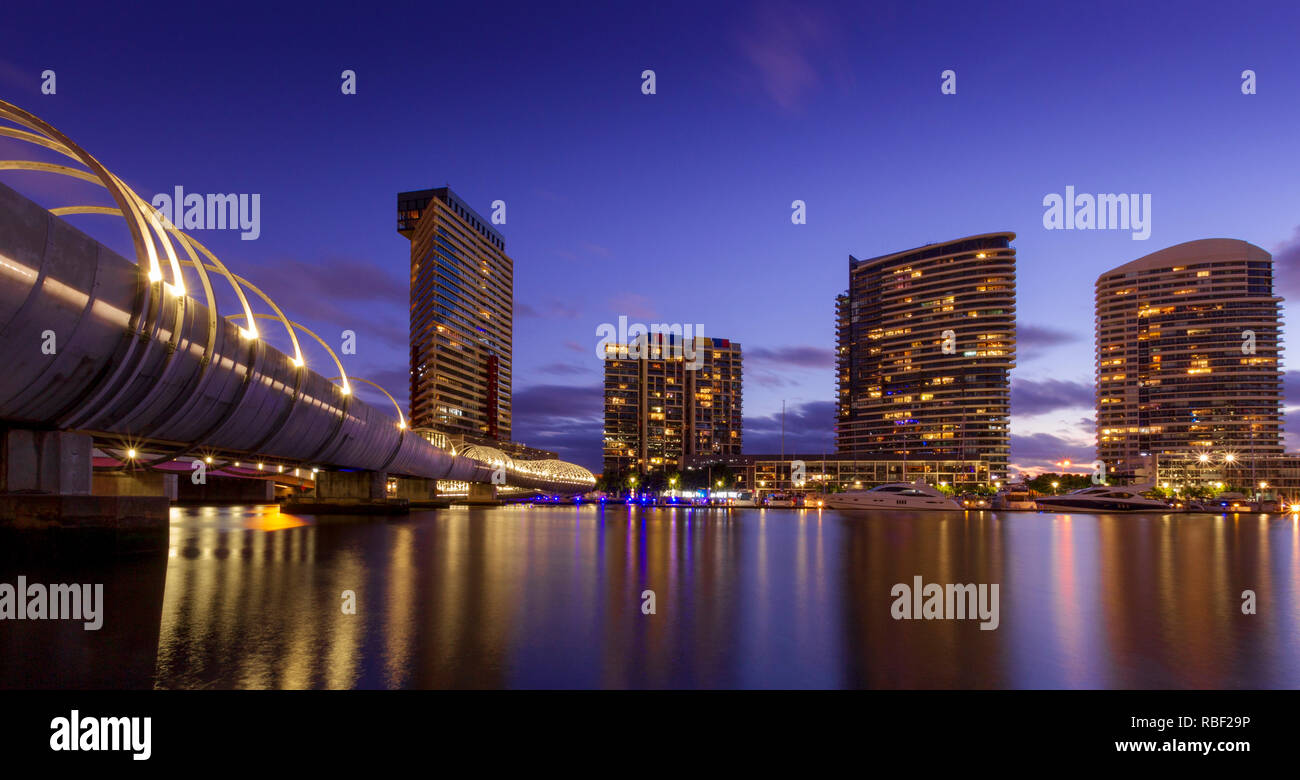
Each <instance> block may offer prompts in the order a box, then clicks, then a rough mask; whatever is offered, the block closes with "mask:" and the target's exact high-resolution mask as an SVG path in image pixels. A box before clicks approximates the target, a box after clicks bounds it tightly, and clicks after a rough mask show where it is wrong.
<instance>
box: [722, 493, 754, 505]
mask: <svg viewBox="0 0 1300 780" xmlns="http://www.w3.org/2000/svg"><path fill="white" fill-rule="evenodd" d="M727 506H758V503H757V502H756V501H754V494H753V493H751V492H749V491H748V490H742V491H740V492H738V493H736V497H735V498H729V499H727Z"/></svg>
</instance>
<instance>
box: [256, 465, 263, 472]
mask: <svg viewBox="0 0 1300 780" xmlns="http://www.w3.org/2000/svg"><path fill="white" fill-rule="evenodd" d="M257 470H258V471H261V470H262V464H261V463H259V464H257Z"/></svg>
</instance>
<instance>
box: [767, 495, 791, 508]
mask: <svg viewBox="0 0 1300 780" xmlns="http://www.w3.org/2000/svg"><path fill="white" fill-rule="evenodd" d="M763 503H764V504H765V505H766V506H780V507H786V506H794V505H795V503H794V496H788V495H786V494H785V493H773V494H772V495H770V496H768V497H767V500H766V501H764V502H763Z"/></svg>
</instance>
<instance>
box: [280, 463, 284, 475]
mask: <svg viewBox="0 0 1300 780" xmlns="http://www.w3.org/2000/svg"><path fill="white" fill-rule="evenodd" d="M279 471H280V473H281V474H283V473H284V466H283V465H282V466H280V467H279Z"/></svg>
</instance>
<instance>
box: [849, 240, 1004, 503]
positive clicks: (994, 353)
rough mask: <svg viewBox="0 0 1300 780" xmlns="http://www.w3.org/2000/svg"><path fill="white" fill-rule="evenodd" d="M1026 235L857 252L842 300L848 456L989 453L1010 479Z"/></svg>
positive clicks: (974, 456)
mask: <svg viewBox="0 0 1300 780" xmlns="http://www.w3.org/2000/svg"><path fill="white" fill-rule="evenodd" d="M1015 237H1016V234H1015V233H987V234H984V235H979V236H971V237H969V238H960V239H957V240H955V241H947V242H944V243H942V244H927V245H925V246H922V247H918V248H916V249H909V250H907V251H906V252H896V253H894V254H890V255H883V256H881V257H875V258H871V259H869V260H858V259H857V258H854V257H852V256H850V257H849V289H848V292H847V293H845V294H843V295H840V296H838V297H837V298H836V314H837V329H836V330H837V340H838V354H837V358H836V371H837V375H838V385H839V388H838V389H839V398H838V401H837V407H838V409H837V417H836V423H835V444H836V449H837V450H838V452H839V455H840V456H841V457H844V456H852V457H856V458H862V459H876V458H888V459H891V460H898V459H926V460H983V461H985V462H986V463H988V469H989V478H990V480H992V479H1003V478H1005V477H1006V471H1007V457H1008V453H1009V452H1010V442H1009V431H1008V422H1009V418H1010V405H1011V401H1010V382H1009V377H1008V375H1009V372H1010V371H1011V367H1012V366H1013V365H1014V363H1015V352H1016V341H1015V326H1016V319H1015V311H1016V250H1015V249H1014V248H1013V247H1012V246H1011V242H1012V241H1013V240H1015Z"/></svg>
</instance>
